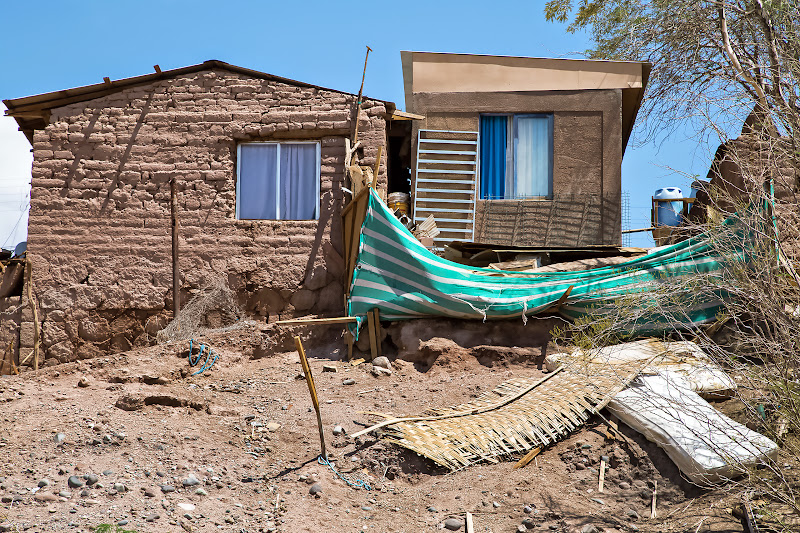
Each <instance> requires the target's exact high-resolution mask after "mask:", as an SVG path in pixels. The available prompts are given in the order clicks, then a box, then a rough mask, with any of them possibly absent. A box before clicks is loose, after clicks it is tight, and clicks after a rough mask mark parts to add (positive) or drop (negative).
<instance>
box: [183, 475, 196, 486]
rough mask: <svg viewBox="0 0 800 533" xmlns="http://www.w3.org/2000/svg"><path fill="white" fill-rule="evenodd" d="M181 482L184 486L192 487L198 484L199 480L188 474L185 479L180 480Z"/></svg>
mask: <svg viewBox="0 0 800 533" xmlns="http://www.w3.org/2000/svg"><path fill="white" fill-rule="evenodd" d="M181 483H182V484H183V486H184V487H194V486H196V485H199V484H200V480H199V479H197V478H196V477H194V476H192V475H190V476H188V477H187V478H186V479H184V480H183V481H181Z"/></svg>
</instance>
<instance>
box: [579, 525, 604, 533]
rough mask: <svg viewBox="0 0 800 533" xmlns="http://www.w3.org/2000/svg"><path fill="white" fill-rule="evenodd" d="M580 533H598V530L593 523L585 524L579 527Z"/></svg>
mask: <svg viewBox="0 0 800 533" xmlns="http://www.w3.org/2000/svg"><path fill="white" fill-rule="evenodd" d="M581 533H600V530H599V529H597V526H595V525H594V524H586V525H585V526H583V527H582V528H581Z"/></svg>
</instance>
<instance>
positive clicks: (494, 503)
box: [492, 502, 500, 509]
mask: <svg viewBox="0 0 800 533" xmlns="http://www.w3.org/2000/svg"><path fill="white" fill-rule="evenodd" d="M492 507H494V508H495V509H497V508H499V507H500V502H492Z"/></svg>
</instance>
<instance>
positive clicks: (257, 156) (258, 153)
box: [237, 144, 278, 220]
mask: <svg viewBox="0 0 800 533" xmlns="http://www.w3.org/2000/svg"><path fill="white" fill-rule="evenodd" d="M239 148H240V150H239V191H238V192H239V198H237V201H238V205H239V218H241V219H267V220H270V219H272V220H274V219H276V218H278V212H277V208H278V203H277V201H276V200H277V184H278V179H277V178H278V175H277V171H278V145H277V144H242V145H240V147H239Z"/></svg>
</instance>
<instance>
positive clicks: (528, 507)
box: [522, 505, 533, 514]
mask: <svg viewBox="0 0 800 533" xmlns="http://www.w3.org/2000/svg"><path fill="white" fill-rule="evenodd" d="M522 511H523V512H524V513H525V514H531V513H532V512H533V507H531V506H530V505H526V506H525V507H523V508H522Z"/></svg>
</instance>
